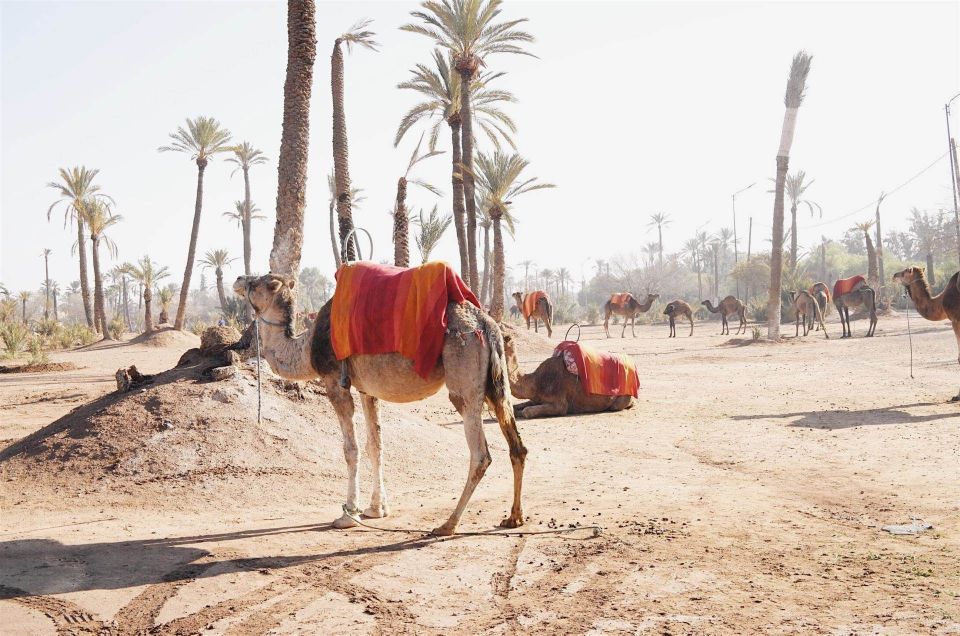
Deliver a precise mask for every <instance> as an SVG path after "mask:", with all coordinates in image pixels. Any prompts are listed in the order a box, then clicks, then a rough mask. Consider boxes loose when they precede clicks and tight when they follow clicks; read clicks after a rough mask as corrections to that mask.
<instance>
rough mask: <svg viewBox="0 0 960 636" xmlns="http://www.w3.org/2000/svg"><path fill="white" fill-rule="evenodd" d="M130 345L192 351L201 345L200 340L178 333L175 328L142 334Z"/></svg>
mask: <svg viewBox="0 0 960 636" xmlns="http://www.w3.org/2000/svg"><path fill="white" fill-rule="evenodd" d="M130 344H136V345H144V346H147V347H179V348H182V349H191V348H193V347H196V346H198V345H199V344H200V339H199V338H198V337H197V336H195V335H193V334H192V333H190V332H187V331H178V330H176V329H174V328H173V327H163V328H160V329H155V330H154V331H151V332H150V333H142V334H140V335H139V336H137V337H136V338H134V339H132V340H131V341H130Z"/></svg>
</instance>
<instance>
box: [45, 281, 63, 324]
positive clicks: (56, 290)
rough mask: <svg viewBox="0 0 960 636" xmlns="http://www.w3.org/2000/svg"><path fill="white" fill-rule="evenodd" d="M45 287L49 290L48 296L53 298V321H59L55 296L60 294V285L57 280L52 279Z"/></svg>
mask: <svg viewBox="0 0 960 636" xmlns="http://www.w3.org/2000/svg"><path fill="white" fill-rule="evenodd" d="M47 288H48V289H49V290H50V298H52V299H53V321H54V322H60V311H59V310H58V308H57V297H58V296H59V295H60V285H59V284H58V283H57V281H55V280H52V281H50V284H49V285H47Z"/></svg>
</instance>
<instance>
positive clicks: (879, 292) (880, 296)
mask: <svg viewBox="0 0 960 636" xmlns="http://www.w3.org/2000/svg"><path fill="white" fill-rule="evenodd" d="M882 236H883V235H882V234H881V233H880V204H879V203H877V272H878V274H879V276H880V285H879V287H878V288H877V301H878V302H879V301H882V300H883V285H884V283H886V282H887V279H886V277H885V276H884V274H883V238H882Z"/></svg>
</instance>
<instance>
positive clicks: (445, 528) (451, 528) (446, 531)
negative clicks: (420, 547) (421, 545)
mask: <svg viewBox="0 0 960 636" xmlns="http://www.w3.org/2000/svg"><path fill="white" fill-rule="evenodd" d="M456 531H457V526H456V525H454V524H452V523H450V522H449V521H448V522H446V523H445V524H443V525H442V526H440V527H439V528H434V529H433V530H432V531H431V532H430V534H432V535H433V536H435V537H449V536H452V535H453V534H454V533H455V532H456Z"/></svg>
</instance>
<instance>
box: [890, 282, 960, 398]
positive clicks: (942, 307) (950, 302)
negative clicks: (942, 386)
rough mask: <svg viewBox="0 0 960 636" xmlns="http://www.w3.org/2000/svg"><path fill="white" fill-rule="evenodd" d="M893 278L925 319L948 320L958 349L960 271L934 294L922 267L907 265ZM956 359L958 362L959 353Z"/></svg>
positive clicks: (959, 347) (958, 396) (958, 395)
mask: <svg viewBox="0 0 960 636" xmlns="http://www.w3.org/2000/svg"><path fill="white" fill-rule="evenodd" d="M893 280H894V282H897V283H900V284H902V285H903V286H904V287H905V288H906V290H907V295H909V296H910V300H912V301H913V305H914V307H916V308H917V313H918V314H920V315H921V316H923V317H924V318H926V319H927V320H933V321H940V320H949V321H950V326H951V327H953V335H954V336H955V337H956V339H957V349H958V351H960V287H958V283H960V272H957V273H956V274H954V275H953V277H951V278H950V281H949V282H948V283H947V286H946V287H944V288H943V291H942V292H940V293H939V294H937V295H936V296H931V295H930V285H929V283H927V277H926V269H925V268H923V267H908V268H907V269H905V270H903V271H902V272H897V273H896V274H894V275H893ZM957 361H958V362H960V355H958V357H957ZM950 401H951V402H958V401H960V393H958V394H957V395H955V396H953V397H952V398H950Z"/></svg>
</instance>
